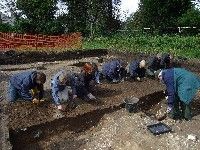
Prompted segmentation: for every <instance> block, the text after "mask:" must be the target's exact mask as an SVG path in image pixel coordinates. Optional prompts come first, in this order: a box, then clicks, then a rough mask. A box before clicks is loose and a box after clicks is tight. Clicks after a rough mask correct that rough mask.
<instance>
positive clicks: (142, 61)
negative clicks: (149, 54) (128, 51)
mask: <svg viewBox="0 0 200 150" xmlns="http://www.w3.org/2000/svg"><path fill="white" fill-rule="evenodd" d="M145 66H146V61H145V60H141V61H140V64H139V67H140V68H145Z"/></svg>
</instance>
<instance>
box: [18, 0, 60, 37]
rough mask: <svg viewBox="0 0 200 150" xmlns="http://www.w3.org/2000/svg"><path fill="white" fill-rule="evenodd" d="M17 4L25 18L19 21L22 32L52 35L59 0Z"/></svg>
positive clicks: (20, 1)
mask: <svg viewBox="0 0 200 150" xmlns="http://www.w3.org/2000/svg"><path fill="white" fill-rule="evenodd" d="M16 4H17V8H18V9H19V10H21V11H22V14H21V16H25V17H24V18H23V17H21V18H20V19H18V20H17V21H18V23H19V25H20V24H21V28H22V30H24V31H25V32H31V33H33V34H36V33H45V34H49V33H51V32H49V31H51V27H53V26H52V25H51V24H54V21H55V16H54V14H55V12H56V10H57V7H56V4H57V0H42V1H41V0H17V3H16ZM24 27H25V28H24Z"/></svg>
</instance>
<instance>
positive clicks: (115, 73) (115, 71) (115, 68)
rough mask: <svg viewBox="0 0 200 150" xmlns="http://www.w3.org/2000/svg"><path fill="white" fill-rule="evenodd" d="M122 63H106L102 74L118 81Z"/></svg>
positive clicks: (114, 61) (117, 61)
mask: <svg viewBox="0 0 200 150" xmlns="http://www.w3.org/2000/svg"><path fill="white" fill-rule="evenodd" d="M121 67H122V62H121V61H120V60H112V61H109V62H107V63H105V64H104V65H103V67H102V74H103V75H104V76H108V77H109V78H110V79H118V78H119V74H120V69H121Z"/></svg>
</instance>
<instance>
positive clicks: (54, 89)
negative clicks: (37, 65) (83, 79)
mask: <svg viewBox="0 0 200 150" xmlns="http://www.w3.org/2000/svg"><path fill="white" fill-rule="evenodd" d="M63 71H64V70H61V71H59V72H58V73H57V74H56V75H55V76H54V77H53V79H52V81H51V91H52V96H53V100H54V102H55V103H56V104H57V105H59V104H60V100H61V99H60V98H59V96H58V92H60V91H63V90H64V89H65V88H66V86H67V85H66V84H65V85H61V84H60V83H59V76H60V75H61V74H62V73H63Z"/></svg>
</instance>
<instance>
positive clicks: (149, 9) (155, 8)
mask: <svg viewBox="0 0 200 150" xmlns="http://www.w3.org/2000/svg"><path fill="white" fill-rule="evenodd" d="M191 7H192V3H191V1H190V0H165V1H163V0H141V1H140V4H139V9H138V11H137V12H136V14H135V15H134V19H133V21H136V23H135V24H136V25H137V26H139V27H140V28H144V27H150V28H152V29H154V30H158V31H161V30H162V29H163V28H166V27H175V26H176V25H177V23H176V22H177V19H178V18H179V17H180V16H181V15H182V14H184V13H185V12H186V11H187V10H188V9H190V8H191Z"/></svg>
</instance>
